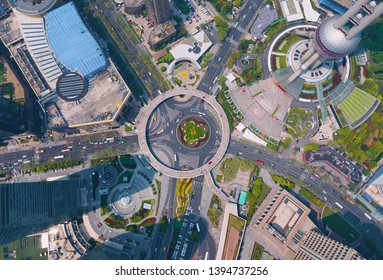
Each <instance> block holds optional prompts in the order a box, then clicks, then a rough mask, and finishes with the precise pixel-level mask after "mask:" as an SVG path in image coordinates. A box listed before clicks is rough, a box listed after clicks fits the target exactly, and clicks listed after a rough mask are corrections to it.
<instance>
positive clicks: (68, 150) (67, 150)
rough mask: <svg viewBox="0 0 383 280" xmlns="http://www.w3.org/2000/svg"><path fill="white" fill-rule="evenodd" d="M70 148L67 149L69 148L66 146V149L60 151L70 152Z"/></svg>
mask: <svg viewBox="0 0 383 280" xmlns="http://www.w3.org/2000/svg"><path fill="white" fill-rule="evenodd" d="M71 150H72V149H69V148H68V149H63V150H61V152H62V153H65V152H70V151H71Z"/></svg>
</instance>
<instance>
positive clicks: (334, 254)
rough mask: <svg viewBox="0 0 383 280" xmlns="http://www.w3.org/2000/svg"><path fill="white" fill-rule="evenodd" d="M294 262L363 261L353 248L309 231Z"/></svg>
mask: <svg viewBox="0 0 383 280" xmlns="http://www.w3.org/2000/svg"><path fill="white" fill-rule="evenodd" d="M293 259H294V260H363V259H364V258H363V257H362V256H361V255H360V254H359V253H358V252H357V251H355V250H354V249H353V248H350V247H348V246H347V245H344V244H342V243H340V242H338V241H335V240H334V239H331V238H329V237H327V236H325V235H323V234H321V233H319V232H318V231H316V230H311V231H310V232H309V233H308V235H307V236H305V237H303V241H302V243H301V246H300V248H299V250H298V252H297V253H296V254H295V256H294V258H293Z"/></svg>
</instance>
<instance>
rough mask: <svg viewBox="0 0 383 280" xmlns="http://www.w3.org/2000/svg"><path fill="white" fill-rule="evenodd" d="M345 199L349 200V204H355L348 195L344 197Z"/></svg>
mask: <svg viewBox="0 0 383 280" xmlns="http://www.w3.org/2000/svg"><path fill="white" fill-rule="evenodd" d="M346 200H347V201H348V202H350V203H351V204H355V201H353V200H352V199H351V198H349V197H346Z"/></svg>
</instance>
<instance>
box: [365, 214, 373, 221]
mask: <svg viewBox="0 0 383 280" xmlns="http://www.w3.org/2000/svg"><path fill="white" fill-rule="evenodd" d="M364 215H365V216H366V218H367V219H369V220H372V218H371V217H370V215H368V214H367V213H366V212H364Z"/></svg>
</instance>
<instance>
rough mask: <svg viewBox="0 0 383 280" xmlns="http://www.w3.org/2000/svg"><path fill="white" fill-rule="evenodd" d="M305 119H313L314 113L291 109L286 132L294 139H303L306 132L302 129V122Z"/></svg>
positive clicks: (295, 108) (296, 108)
mask: <svg viewBox="0 0 383 280" xmlns="http://www.w3.org/2000/svg"><path fill="white" fill-rule="evenodd" d="M305 119H313V112H312V111H311V110H305V109H301V108H298V107H293V108H291V109H290V112H289V115H288V116H287V120H286V126H287V131H286V132H287V133H288V134H290V135H291V136H293V137H294V138H301V137H302V136H304V135H305V134H306V132H305V130H304V129H303V128H302V121H303V120H305Z"/></svg>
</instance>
